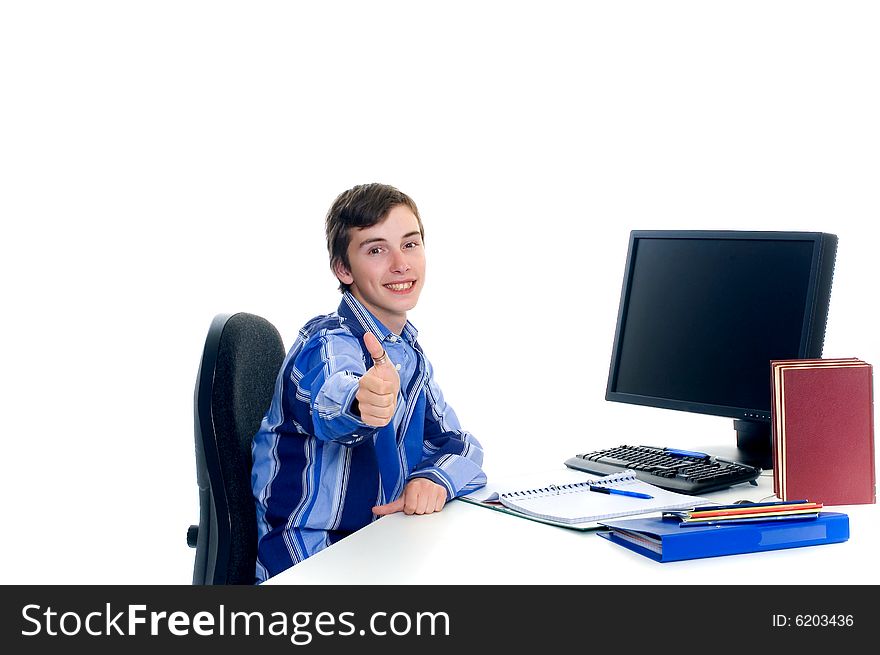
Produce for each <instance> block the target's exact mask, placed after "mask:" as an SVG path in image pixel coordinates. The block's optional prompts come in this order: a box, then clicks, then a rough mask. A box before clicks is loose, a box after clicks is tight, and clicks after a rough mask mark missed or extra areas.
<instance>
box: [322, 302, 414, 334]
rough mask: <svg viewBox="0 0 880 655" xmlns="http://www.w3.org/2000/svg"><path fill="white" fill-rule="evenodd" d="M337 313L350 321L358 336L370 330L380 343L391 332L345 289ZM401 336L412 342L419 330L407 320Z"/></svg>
mask: <svg viewBox="0 0 880 655" xmlns="http://www.w3.org/2000/svg"><path fill="white" fill-rule="evenodd" d="M337 313H338V314H339V315H340V316H341V317H343V318H345V319H347V320H348V321H350V322H351V326H352V327H353V328H354V330H355V331H356V332H357V333H358V335H359V336H360V335H363V334H366V333H367V332H372V333H373V334H374V335H375V336H376V338H377V339H378V340H379V342H380V343H381V342H384V341H385V339H387V338H388V337H390V336H391V335H392V334H393V333H392V332H391V330H389V329H388V328H387V327H385V326H384V325H383V324H382V321H380V320H379V319H378V318H376V317H375V316H373V314H372V312H370V310H369V309H367V308H366V307H364V306H363V305H362V304H361V303H360V301H358V299H357V298H355V297H354V296H353V295H352V294H351V292H350V291H346V292H344V293H343V294H342V301H341V302H340V303H339V309H338V310H337ZM402 336H403V337H404V338H405V339H406V340H407V341H408V342H410V343H413V342H414V341H415V340H416V337H418V336H419V331H418V330H416V328H415V326H414V325H413V324H412V323H410V322H409V321H407V322H406V324H405V325H404V326H403V331H402Z"/></svg>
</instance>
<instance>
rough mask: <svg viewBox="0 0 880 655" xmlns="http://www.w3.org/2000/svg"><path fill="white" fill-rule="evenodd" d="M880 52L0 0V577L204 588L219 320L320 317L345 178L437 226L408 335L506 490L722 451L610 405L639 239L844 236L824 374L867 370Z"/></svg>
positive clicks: (866, 12)
mask: <svg viewBox="0 0 880 655" xmlns="http://www.w3.org/2000/svg"><path fill="white" fill-rule="evenodd" d="M878 34H880V9H878V8H877V5H876V4H875V3H870V2H803V1H800V2H772V1H767V0H763V1H761V2H725V3H720V2H702V1H700V2H548V1H546V0H545V1H544V2H541V3H537V2H509V1H508V2H444V3H435V4H431V5H427V4H425V3H409V2H365V3H355V2H326V3H320V4H319V3H305V2H302V3H295V2H278V3H270V2H263V3H245V2H181V1H175V2H149V3H147V2H142V3H129V2H75V3H72V2H27V3H24V2H21V3H11V2H10V3H4V4H3V5H2V8H0V94H2V101H0V216H2V219H3V232H2V234H3V238H2V241H0V249H2V250H0V267H2V279H3V284H2V289H3V291H2V294H3V295H2V298H3V302H2V312H3V317H2V322H0V331H2V339H0V344H2V360H0V371H2V387H0V403H2V434H3V437H4V439H3V449H2V453H3V455H2V461H3V471H2V474H0V485H2V488H0V498H2V517H3V530H2V537H0V552H2V557H0V559H2V561H3V562H4V566H3V567H2V571H0V580H2V581H3V582H5V583H49V582H61V583H182V584H186V583H188V582H189V580H190V578H191V575H192V572H191V571H192V560H193V551H192V550H190V549H188V548H187V546H186V543H185V533H186V528H187V526H189V525H190V524H191V523H195V522H197V520H198V500H197V492H196V482H195V458H194V452H193V431H192V421H193V419H192V393H193V385H194V383H195V375H196V370H197V367H198V363H199V357H200V355H201V349H202V346H203V343H204V337H205V334H206V331H207V328H208V325H209V324H210V322H211V319H212V317H213V316H214V315H215V314H216V313H219V312H235V311H248V312H252V313H256V314H260V315H262V316H264V317H266V318H268V319H269V320H270V321H272V322H273V323H274V324H275V325H276V326H278V328H279V330H280V331H281V333H282V336H283V337H284V340H285V344H286V346H288V347H289V346H290V345H291V343H292V341H293V338H294V335H295V334H296V331H297V329H298V328H299V327H300V326H301V324H302V323H303V322H304V321H305V320H306V319H308V318H310V317H311V316H313V315H315V314H317V313H325V312H328V311H331V310H333V309H334V308H335V307H336V305H337V303H338V293H337V291H336V284H335V280H334V278H333V277H332V275H331V274H330V271H329V268H328V265H327V255H326V249H325V244H324V237H323V217H324V214H325V213H326V210H327V208H328V207H329V206H330V204H331V202H332V201H333V199H334V198H335V196H336V195H337V194H338V193H339V192H340V191H342V190H344V189H346V188H349V187H351V186H352V185H354V184H359V183H364V182H373V181H381V182H386V183H389V184H393V185H395V186H397V187H399V188H400V189H402V190H403V191H405V192H407V193H408V194H410V195H411V196H412V197H413V198H414V199H415V200H416V202H417V203H418V205H419V208H420V211H421V214H422V218H423V220H424V223H425V227H426V242H427V253H428V261H429V269H428V270H429V283H428V287H427V289H426V291H425V293H424V294H423V295H422V299H421V302H420V304H419V307H418V308H417V309H416V310H415V311H414V312H413V313H412V315H411V319H412V321H413V322H414V323H415V324H416V325H417V327H418V328H419V329H420V331H421V335H422V336H421V342H422V345H423V346H424V347H425V350H426V352H427V353H428V355H429V356H430V357H431V359H432V361H433V362H434V363H435V367H436V370H437V376H438V380H439V382H440V384H441V385H442V387H443V388H444V391H445V394H446V396H447V398H448V399H449V401H450V402H451V404H452V405H453V406H454V407H455V408H456V410H457V413H458V414H459V416H460V418H461V420H462V422H463V424H464V425H465V427H467V428H468V429H470V430H471V431H472V432H474V434H475V435H476V436H477V437H478V438H479V439H480V440H481V442H482V443H483V445H484V447H485V450H486V453H487V455H486V469H487V472H488V473H489V475H490V477H492V476H497V475H500V474H507V473H511V472H516V471H522V470H525V469H528V467H529V466H533V465H534V466H538V465H540V466H543V467H547V466H554V465H558V464H559V463H561V461H562V460H563V459H565V458H567V457H569V456H571V455H573V454H575V453H576V452H581V451H583V450H586V449H588V448H591V447H594V446H596V447H598V446H604V445H617V444H619V443H624V442H641V443H649V444H656V445H678V446H680V447H688V446H691V445H693V444H707V443H719V444H727V443H730V442H731V441H732V439H733V430H732V420H730V419H723V418H718V417H709V416H700V415H693V414H686V413H681V412H671V411H665V410H656V409H649V408H643V407H635V406H628V405H618V404H616V403H606V402H605V401H604V400H603V398H604V391H605V383H606V378H607V372H608V363H609V355H610V349H611V342H612V338H613V332H614V325H615V320H616V316H617V305H618V299H619V294H620V282H621V274H622V272H623V264H624V259H625V255H626V246H627V238H628V233H629V231H630V230H632V229H748V230H809V231H826V232H833V233H835V234H837V235H838V236H839V238H840V243H839V250H838V256H837V268H836V273H835V279H834V288H833V292H832V301H831V312H830V317H829V322H828V332H827V337H826V342H825V352H824V354H825V355H826V356H828V357H841V356H856V357H861V358H862V359H865V360H866V361H868V362H871V363H874V364H878V363H880V352H878V346H877V337H876V329H877V309H876V292H877V291H876V290H877V282H878V275H877V272H878V268H877V245H878V240H880V233H878V227H877V218H878V215H880V194H878V185H877V182H878V179H880V155H878V153H880V121H878V116H880V88H878V63H880V39H878V38H877V35H878ZM551 340H557V341H562V342H565V343H567V344H571V347H570V349H569V350H568V351H567V352H559V351H558V350H556V349H554V350H553V354H552V355H551V354H549V353H550V352H551V351H550V349H549V348H548V344H549V342H550V341H551ZM878 514H880V512H878ZM878 518H880V516H878ZM413 520H418V519H417V518H414V519H413ZM841 566H844V567H845V566H850V567H854V568H857V567H860V566H864V563H859V562H842V563H841ZM767 582H785V580H777V581H767Z"/></svg>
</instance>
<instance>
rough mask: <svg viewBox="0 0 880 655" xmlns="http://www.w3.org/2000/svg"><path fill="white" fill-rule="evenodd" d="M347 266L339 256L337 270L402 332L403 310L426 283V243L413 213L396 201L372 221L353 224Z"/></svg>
mask: <svg viewBox="0 0 880 655" xmlns="http://www.w3.org/2000/svg"><path fill="white" fill-rule="evenodd" d="M350 236H351V240H350V242H349V244H348V261H349V264H350V268H346V267H345V264H343V263H342V262H338V263H337V265H336V267H335V271H334V272H335V273H336V276H337V277H338V278H339V280H340V281H341V282H343V283H344V284H348V285H351V293H352V295H354V297H355V298H357V299H358V300H359V301H360V302H361V304H363V305H364V306H365V307H366V308H367V309H369V310H370V311H371V312H372V313H373V314H374V315H375V316H376V318H378V319H379V320H380V321H382V323H383V324H384V325H385V327H387V328H388V329H390V330H391V331H393V332H395V333H397V334H400V331H401V330H402V329H403V326H404V324H405V323H406V313H407V312H408V311H409V310H410V309H412V308H413V307H415V306H416V303H417V302H418V300H419V294H420V293H421V292H422V285H423V284H424V283H425V248H424V244H423V243H422V235H421V232H420V231H419V222H418V219H417V218H416V216H415V214H413V213H412V211H411V210H410V208H409V207H407V206H406V205H395V206H394V207H392V208H391V211H389V212H388V216H386V217H385V219H384V220H382V221H381V222H379V223H377V224H376V225H373V226H372V227H365V228H354V229H352V230H351V235H350Z"/></svg>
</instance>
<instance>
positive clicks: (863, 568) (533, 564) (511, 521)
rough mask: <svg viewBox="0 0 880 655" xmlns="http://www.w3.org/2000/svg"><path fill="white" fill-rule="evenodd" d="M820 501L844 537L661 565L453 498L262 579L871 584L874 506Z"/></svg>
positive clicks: (731, 497) (764, 488) (748, 494)
mask: <svg viewBox="0 0 880 655" xmlns="http://www.w3.org/2000/svg"><path fill="white" fill-rule="evenodd" d="M569 471H570V470H569V469H566V468H565V467H561V470H560V471H558V472H553V471H551V472H550V474H551V475H563V474H567V473H568V472H569ZM769 473H770V472H765V474H764V476H762V477H761V478H760V484H759V486H758V487H753V486H750V485H738V486H736V487H732V488H730V489H727V490H724V491H720V492H716V493H714V494H709V495H708V497H711V498H712V499H713V500H717V501H718V502H733V501H735V500H739V499H743V498H745V499H749V500H753V501H757V500H760V499H762V498H764V497H766V496H770V495H771V494H772V493H773V489H772V486H773V483H772V478H770V477H766V476H767V475H769ZM829 509H834V510H839V511H843V512H846V513H847V514H849V517H850V539H849V541H847V542H844V543H842V544H828V545H822V546H810V547H804V548H792V549H787V550H777V551H770V552H764V553H747V554H742V555H733V556H728V557H713V558H706V559H698V560H689V561H685V562H670V563H666V564H660V563H657V562H654V561H652V560H650V559H648V558H647V557H643V556H642V555H638V554H636V553H634V552H632V551H629V550H627V549H626V548H623V547H621V546H618V545H616V544H613V543H610V542H608V541H606V540H604V539H602V538H601V537H598V536H596V534H595V533H591V532H579V531H575V530H569V529H565V528H556V527H553V526H549V525H545V524H542V523H537V522H535V521H529V520H526V519H522V518H519V517H515V516H510V515H507V514H503V513H501V512H496V511H493V510H490V509H486V508H483V507H478V506H475V505H471V504H467V503H464V502H462V501H459V500H455V501H453V502H451V503H448V504H447V505H446V507H445V508H444V509H443V511H442V512H439V513H437V514H430V515H426V516H406V515H404V514H401V513H398V514H392V515H389V516H386V517H383V518H381V519H379V520H378V521H376V522H374V523H372V524H370V525H369V526H367V527H365V528H363V529H362V530H359V531H358V532H356V533H354V534H352V535H350V536H349V537H346V538H345V539H343V540H342V541H339V542H337V543H336V544H334V545H333V546H331V547H329V548H327V549H326V550H324V551H322V552H320V553H318V554H316V555H314V556H313V557H310V558H309V559H307V560H305V561H304V562H300V563H299V564H297V565H296V566H294V567H292V568H290V569H288V570H287V571H284V572H283V573H281V574H279V575H277V576H275V577H274V578H271V579H270V580H268V581H267V582H266V583H265V584H672V583H675V584H801V583H803V584H878V583H880V566H878V565H877V560H876V553H877V543H878V536H880V529H878V524H880V509H878V506H877V505H853V506H847V507H840V508H829Z"/></svg>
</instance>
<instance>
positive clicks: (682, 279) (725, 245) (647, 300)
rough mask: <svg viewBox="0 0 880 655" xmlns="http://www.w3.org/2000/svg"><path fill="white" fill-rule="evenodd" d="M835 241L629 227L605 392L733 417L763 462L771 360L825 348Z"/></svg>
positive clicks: (767, 452) (753, 458)
mask: <svg viewBox="0 0 880 655" xmlns="http://www.w3.org/2000/svg"><path fill="white" fill-rule="evenodd" d="M836 252H837V237H836V236H835V235H833V234H824V233H820V232H728V231H698V232H693V231H679V230H674V231H672V230H670V231H633V232H631V233H630V240H629V250H628V253H627V258H626V268H625V270H624V275H623V291H622V292H621V296H620V309H619V312H618V317H617V329H616V331H615V335H614V347H613V351H612V355H611V367H610V371H609V375H608V387H607V390H606V394H605V399H606V400H613V401H618V402H625V403H634V404H637V405H648V406H652V407H661V408H666V409H677V410H683V411H687V412H698V413H702V414H713V415H717V416H726V417H732V418H734V419H735V420H734V429H735V431H736V442H737V447H738V459H739V461H742V462H745V463H748V464H753V465H755V466H760V467H761V468H764V469H767V468H771V467H772V455H771V453H772V448H771V434H770V360H774V359H800V358H811V357H821V356H822V344H823V341H824V338H825V323H826V319H827V317H828V305H829V299H830V296H831V278H832V275H833V272H834V259H835V255H836ZM666 445H669V446H674V445H675V444H666Z"/></svg>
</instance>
